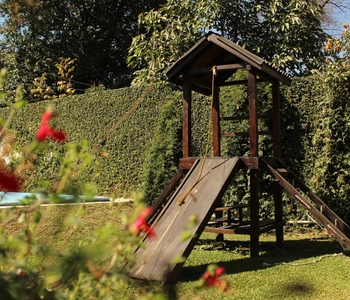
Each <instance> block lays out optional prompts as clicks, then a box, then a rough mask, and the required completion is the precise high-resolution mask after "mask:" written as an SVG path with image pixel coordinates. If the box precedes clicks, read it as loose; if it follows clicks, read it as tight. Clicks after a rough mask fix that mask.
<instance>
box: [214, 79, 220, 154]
mask: <svg viewBox="0 0 350 300" xmlns="http://www.w3.org/2000/svg"><path fill="white" fill-rule="evenodd" d="M214 77H215V76H214ZM213 80H215V78H213ZM213 98H214V99H213V103H212V105H213V108H212V122H213V154H214V156H216V157H219V156H221V144H220V137H221V135H220V119H219V118H220V102H219V101H220V99H219V89H218V88H215V89H214V93H213Z"/></svg>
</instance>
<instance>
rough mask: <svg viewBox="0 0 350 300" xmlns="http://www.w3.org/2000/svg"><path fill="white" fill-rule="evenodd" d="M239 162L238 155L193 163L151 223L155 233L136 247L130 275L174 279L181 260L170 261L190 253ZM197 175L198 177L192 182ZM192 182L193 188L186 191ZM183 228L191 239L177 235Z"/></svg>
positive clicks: (163, 279)
mask: <svg viewBox="0 0 350 300" xmlns="http://www.w3.org/2000/svg"><path fill="white" fill-rule="evenodd" d="M203 161H204V164H203V165H202V163H203ZM238 162H239V159H238V158H230V159H227V158H210V159H209V158H207V159H205V160H204V159H203V160H200V161H198V162H197V163H196V164H195V165H194V167H193V168H192V169H191V170H190V171H189V174H187V175H186V177H185V179H184V181H183V184H182V186H181V188H178V190H177V192H176V193H174V195H173V196H172V197H171V199H170V200H169V202H168V203H169V204H168V205H167V206H166V207H164V209H163V211H162V212H161V214H160V215H159V217H158V218H157V220H156V221H155V222H154V224H153V225H152V227H153V229H154V231H155V232H156V237H155V238H154V239H152V240H150V239H146V240H145V241H144V243H145V248H138V249H137V251H136V256H137V259H138V261H137V263H136V264H135V266H134V267H133V268H132V270H131V272H130V276H131V277H136V278H140V279H150V280H157V281H163V282H164V283H168V282H171V281H175V280H176V277H177V274H178V272H179V271H180V268H181V266H182V264H183V263H172V261H173V260H174V259H175V258H177V257H179V256H184V257H187V256H188V255H189V254H190V252H191V250H192V248H193V247H194V245H195V243H196V241H197V239H198V238H199V235H200V233H201V232H202V231H203V230H204V228H205V226H206V224H207V222H208V221H209V219H210V217H211V215H212V213H213V212H214V210H215V207H216V201H217V200H218V199H220V198H221V197H222V194H223V192H224V190H225V189H226V187H227V185H228V183H229V180H230V179H231V177H232V176H233V175H234V173H235V171H236V170H238V168H239V163H238ZM202 167H203V170H202V174H200V173H201V172H200V171H201V169H202ZM199 175H201V176H200V179H199V181H198V183H197V184H195V185H194V183H196V181H197V179H198V178H199ZM193 185H194V187H193V189H192V190H191V192H190V193H188V192H189V190H190V189H191V187H192V186H193ZM182 197H184V199H185V200H184V202H183V204H182V205H178V203H177V202H178V200H179V199H181V198H182ZM194 215H195V216H196V217H197V219H198V224H197V225H195V226H194V227H192V228H190V229H188V223H189V220H190V218H191V217H192V216H194ZM186 230H188V231H189V232H190V233H191V235H192V239H189V240H186V241H181V240H180V237H181V235H182V233H183V232H184V231H186Z"/></svg>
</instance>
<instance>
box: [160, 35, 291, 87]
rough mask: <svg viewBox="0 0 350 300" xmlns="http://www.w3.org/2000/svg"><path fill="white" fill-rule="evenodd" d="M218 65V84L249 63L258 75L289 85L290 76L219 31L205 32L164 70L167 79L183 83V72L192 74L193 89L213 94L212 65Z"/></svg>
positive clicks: (221, 83) (179, 83) (188, 74)
mask: <svg viewBox="0 0 350 300" xmlns="http://www.w3.org/2000/svg"><path fill="white" fill-rule="evenodd" d="M213 66H216V67H217V69H218V75H217V77H216V79H215V82H216V85H219V86H220V85H224V83H225V81H226V80H227V79H228V78H230V77H231V76H232V75H233V74H234V73H235V72H236V71H237V69H238V68H246V67H248V66H250V67H251V68H253V69H254V70H255V71H256V73H257V75H258V76H259V77H261V78H263V79H265V80H267V81H270V82H271V81H276V80H277V81H279V82H282V83H284V84H287V85H290V83H291V78H290V77H289V76H288V74H286V73H285V72H283V71H281V70H279V69H278V68H276V67H275V66H273V65H272V64H271V63H269V62H268V61H266V60H265V59H263V58H261V57H259V56H257V55H255V54H253V53H251V52H250V51H248V50H246V49H244V48H243V47H241V46H239V45H237V44H236V43H234V42H232V41H230V40H228V39H227V38H224V37H222V36H220V35H218V34H216V33H213V32H209V33H208V34H206V35H205V36H203V37H202V38H201V39H200V40H199V41H198V42H197V43H196V44H195V45H194V46H193V47H192V48H191V49H190V50H189V51H187V52H186V53H185V54H184V55H183V56H182V57H181V58H180V59H179V60H178V61H177V62H175V63H174V64H173V65H172V66H171V67H170V68H168V69H167V70H166V71H165V75H166V77H167V80H168V81H170V82H172V83H175V84H177V85H183V82H184V76H190V77H191V81H192V82H193V83H194V84H193V87H192V89H193V90H195V91H197V92H200V93H202V94H210V87H211V69H212V67H213Z"/></svg>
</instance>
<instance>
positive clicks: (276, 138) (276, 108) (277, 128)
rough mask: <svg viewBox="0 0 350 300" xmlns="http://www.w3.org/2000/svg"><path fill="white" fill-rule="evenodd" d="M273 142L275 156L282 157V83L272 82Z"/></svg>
mask: <svg viewBox="0 0 350 300" xmlns="http://www.w3.org/2000/svg"><path fill="white" fill-rule="evenodd" d="M272 105H273V108H272V143H273V154H274V157H281V117H280V115H281V100H280V84H279V82H278V81H276V82H274V83H273V84H272Z"/></svg>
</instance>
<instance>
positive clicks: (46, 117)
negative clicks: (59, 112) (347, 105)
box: [36, 111, 66, 142]
mask: <svg viewBox="0 0 350 300" xmlns="http://www.w3.org/2000/svg"><path fill="white" fill-rule="evenodd" d="M52 116H53V112H51V111H46V112H44V113H43V115H42V118H41V124H40V127H39V129H38V131H37V133H36V138H37V140H38V141H40V142H43V141H45V140H46V139H48V138H51V139H53V140H55V141H58V142H64V141H65V140H66V135H65V134H64V132H63V131H61V130H55V129H54V128H52V127H51V126H50V125H49V121H50V119H51V118H52Z"/></svg>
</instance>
